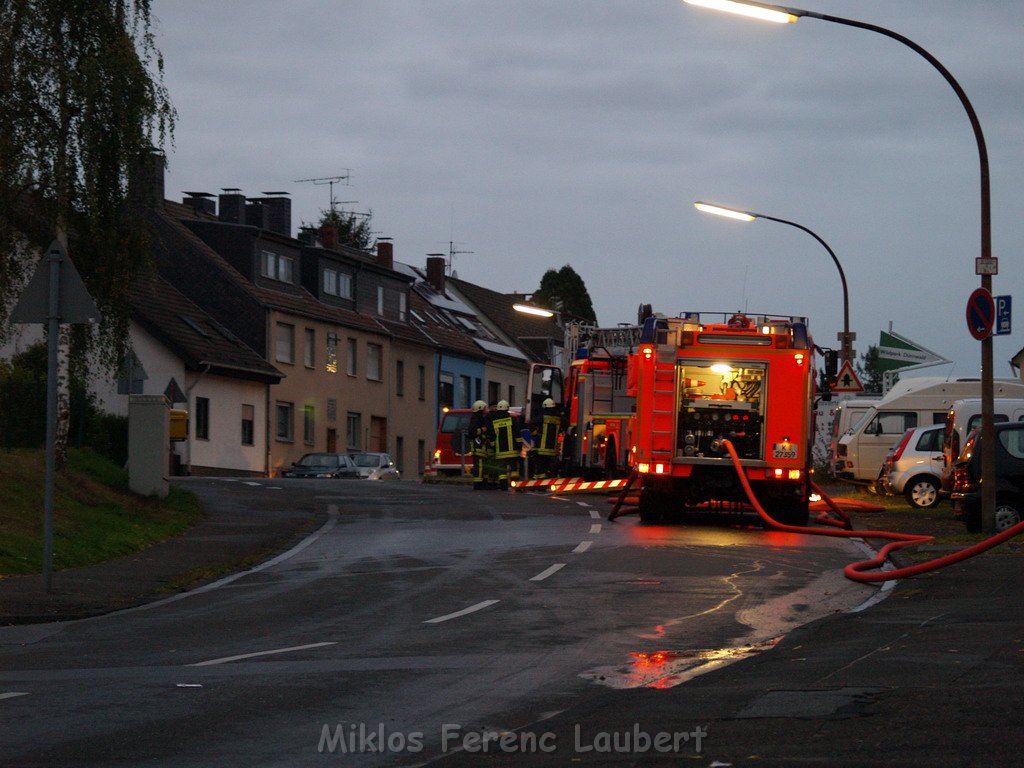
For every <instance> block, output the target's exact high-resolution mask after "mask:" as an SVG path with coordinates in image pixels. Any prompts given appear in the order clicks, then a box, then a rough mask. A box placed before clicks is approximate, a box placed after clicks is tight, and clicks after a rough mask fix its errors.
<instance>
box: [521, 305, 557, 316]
mask: <svg viewBox="0 0 1024 768" xmlns="http://www.w3.org/2000/svg"><path fill="white" fill-rule="evenodd" d="M512 309H514V310H515V311H516V312H522V313H523V314H524V315H533V316H535V317H554V316H555V313H554V312H553V311H551V310H550V309H545V308H544V307H538V306H536V305H534V304H513V305H512Z"/></svg>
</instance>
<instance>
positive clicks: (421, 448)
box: [416, 440, 427, 474]
mask: <svg viewBox="0 0 1024 768" xmlns="http://www.w3.org/2000/svg"><path fill="white" fill-rule="evenodd" d="M426 458H427V444H426V443H425V442H424V441H423V440H417V441H416V467H417V469H416V473H417V474H420V473H422V472H423V467H425V466H426V464H424V463H423V462H424V461H426Z"/></svg>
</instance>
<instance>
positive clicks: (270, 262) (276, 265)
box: [260, 251, 295, 283]
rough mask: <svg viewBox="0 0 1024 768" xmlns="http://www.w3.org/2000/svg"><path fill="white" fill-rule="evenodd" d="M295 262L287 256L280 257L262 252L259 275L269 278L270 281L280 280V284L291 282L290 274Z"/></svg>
mask: <svg viewBox="0 0 1024 768" xmlns="http://www.w3.org/2000/svg"><path fill="white" fill-rule="evenodd" d="M294 266H295V260H294V259H292V258H289V257H288V256H282V255H281V254H279V253H274V252H273V251H262V252H261V253H260V274H261V275H263V277H269V278H270V279H271V280H280V281H281V282H282V283H290V282H292V281H293V278H292V273H293V269H294Z"/></svg>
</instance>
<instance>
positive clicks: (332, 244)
mask: <svg viewBox="0 0 1024 768" xmlns="http://www.w3.org/2000/svg"><path fill="white" fill-rule="evenodd" d="M320 243H321V244H322V245H323V247H324V248H326V249H327V250H329V251H336V250H338V225H337V224H334V223H333V222H330V221H325V222H324V223H323V224H322V225H321V226H320Z"/></svg>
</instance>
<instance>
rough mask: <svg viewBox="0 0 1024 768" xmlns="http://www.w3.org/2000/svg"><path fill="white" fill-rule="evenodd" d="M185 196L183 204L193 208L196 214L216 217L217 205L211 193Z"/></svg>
mask: <svg viewBox="0 0 1024 768" xmlns="http://www.w3.org/2000/svg"><path fill="white" fill-rule="evenodd" d="M185 195H186V196H185V197H184V198H182V201H181V202H182V203H184V204H185V205H187V206H189V207H191V208H192V210H193V211H195V212H196V213H206V214H209V215H210V216H214V215H216V213H217V203H215V202H214V201H213V195H211V194H210V193H209V192H186V193H185Z"/></svg>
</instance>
